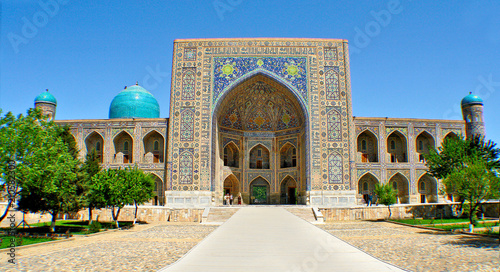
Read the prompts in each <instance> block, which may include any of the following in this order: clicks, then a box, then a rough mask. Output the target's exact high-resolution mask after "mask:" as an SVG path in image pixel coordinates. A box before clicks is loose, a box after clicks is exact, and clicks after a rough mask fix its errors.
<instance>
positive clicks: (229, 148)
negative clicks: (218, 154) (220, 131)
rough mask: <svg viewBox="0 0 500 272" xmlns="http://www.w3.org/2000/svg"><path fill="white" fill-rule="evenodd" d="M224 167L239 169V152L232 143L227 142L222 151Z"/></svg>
mask: <svg viewBox="0 0 500 272" xmlns="http://www.w3.org/2000/svg"><path fill="white" fill-rule="evenodd" d="M223 156H224V166H229V167H234V168H239V166H240V152H239V149H238V147H237V146H236V144H234V142H229V143H228V144H227V145H226V146H225V147H224V151H223Z"/></svg>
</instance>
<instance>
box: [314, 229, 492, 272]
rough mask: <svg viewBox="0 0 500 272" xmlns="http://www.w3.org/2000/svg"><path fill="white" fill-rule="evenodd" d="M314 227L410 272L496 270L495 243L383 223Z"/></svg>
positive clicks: (490, 240)
mask: <svg viewBox="0 0 500 272" xmlns="http://www.w3.org/2000/svg"><path fill="white" fill-rule="evenodd" d="M318 227H320V228H322V229H324V230H326V231H328V232H329V233H331V234H333V235H335V236H336V237H338V238H340V239H342V240H344V241H346V242H348V243H350V244H351V245H353V246H356V247H357V248H359V249H361V250H363V251H365V252H367V253H369V254H371V255H372V256H375V257H377V258H379V259H381V260H383V261H386V262H388V263H391V264H394V265H397V266H399V267H401V268H403V269H407V270H410V271H495V272H498V271H500V248H499V240H498V239H495V238H483V237H476V236H469V235H458V234H450V233H446V232H440V231H431V230H424V229H418V228H411V227H406V226H401V225H396V224H392V223H386V222H367V221H363V222H342V223H334V224H324V225H319V226H318Z"/></svg>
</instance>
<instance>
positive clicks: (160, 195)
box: [151, 174, 165, 206]
mask: <svg viewBox="0 0 500 272" xmlns="http://www.w3.org/2000/svg"><path fill="white" fill-rule="evenodd" d="M151 175H153V177H154V181H155V187H154V192H155V196H154V199H153V205H161V206H163V205H164V204H165V202H164V201H165V186H164V184H163V180H162V179H161V178H160V177H159V176H157V175H156V174H151Z"/></svg>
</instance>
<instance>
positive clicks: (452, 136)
mask: <svg viewBox="0 0 500 272" xmlns="http://www.w3.org/2000/svg"><path fill="white" fill-rule="evenodd" d="M458 138H459V137H458V135H457V134H456V133H455V132H453V131H451V132H448V134H446V136H445V137H444V138H443V143H444V142H446V141H449V140H452V139H458Z"/></svg>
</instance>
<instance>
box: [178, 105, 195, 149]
mask: <svg viewBox="0 0 500 272" xmlns="http://www.w3.org/2000/svg"><path fill="white" fill-rule="evenodd" d="M193 137H194V112H193V109H192V108H185V109H184V110H183V111H182V112H181V138H180V140H181V141H192V140H193Z"/></svg>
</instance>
